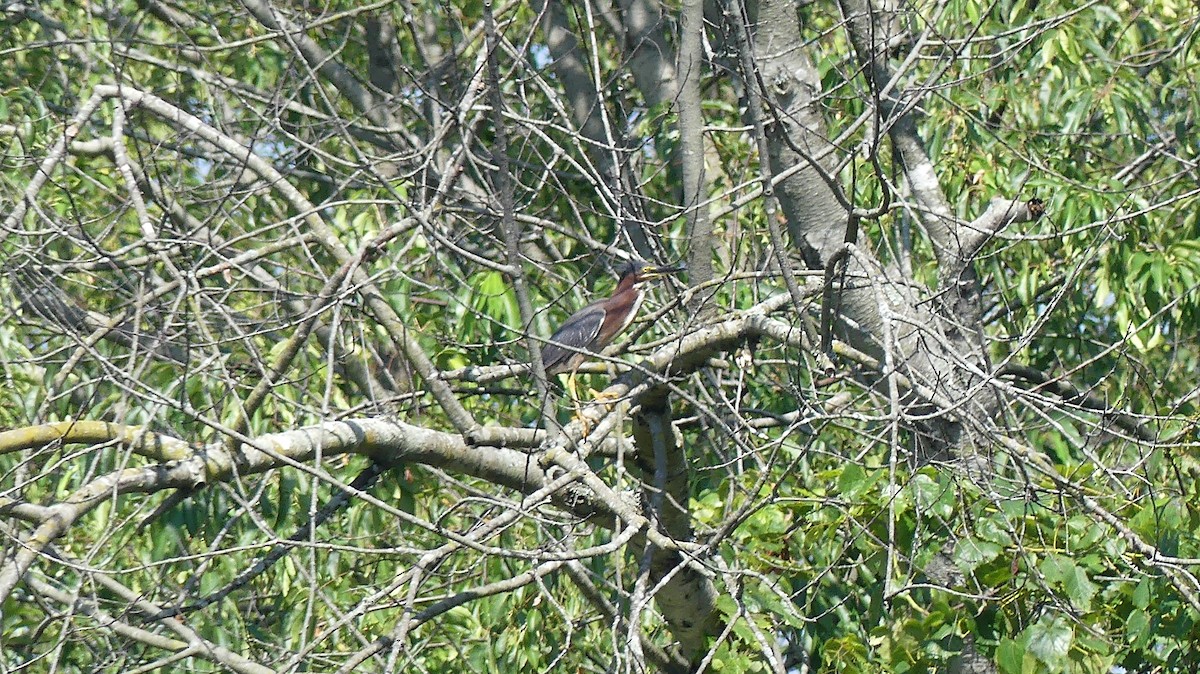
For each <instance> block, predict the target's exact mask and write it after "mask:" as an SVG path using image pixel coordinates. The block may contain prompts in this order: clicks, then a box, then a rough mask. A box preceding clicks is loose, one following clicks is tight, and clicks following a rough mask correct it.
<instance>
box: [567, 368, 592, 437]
mask: <svg viewBox="0 0 1200 674" xmlns="http://www.w3.org/2000/svg"><path fill="white" fill-rule="evenodd" d="M578 375H579V369H578V368H575V369H572V370H571V373H570V374H568V375H567V397H569V398H570V399H571V407H573V408H574V409H575V418H576V419H577V420H578V421H579V427H580V430H581V433H580V434H581V435H583V436H586V435H587V434H588V431H589V430H590V429H589V428H588V422H587V419H586V418H584V416H583V406H582V405H580V404H579V390H578V388H577V387H576V383H575V378H576V376H578Z"/></svg>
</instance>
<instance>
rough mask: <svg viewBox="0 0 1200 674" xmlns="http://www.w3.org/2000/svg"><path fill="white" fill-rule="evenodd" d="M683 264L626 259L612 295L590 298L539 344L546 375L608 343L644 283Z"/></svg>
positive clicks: (629, 318) (632, 312)
mask: <svg viewBox="0 0 1200 674" xmlns="http://www.w3.org/2000/svg"><path fill="white" fill-rule="evenodd" d="M683 268H684V267H683V265H681V264H678V265H666V266H655V265H652V264H649V263H647V262H645V261H643V260H638V259H634V260H630V261H629V262H627V263H626V264H625V265H623V266H622V267H621V280H620V281H618V282H617V289H616V290H615V291H613V294H612V297H610V298H608V299H606V300H600V301H599V302H593V303H591V304H589V305H587V306H586V307H584V308H582V309H580V310H579V311H576V312H575V313H573V314H571V317H570V318H568V319H567V322H566V323H563V324H562V327H560V328H559V329H558V330H555V331H554V335H553V336H551V337H550V340H549V341H548V342H547V343H546V345H545V346H543V347H542V364H543V365H545V366H546V374H547V375H551V376H553V375H556V374H563V373H568V372H569V373H571V374H572V375H573V374H574V372H575V371H576V370H577V369H579V366H580V365H582V364H583V361H585V360H587V359H588V358H589V357H590V356H594V355H597V354H599V353H600V352H601V351H603V350H604V347H606V346H608V345H609V344H611V343H612V341H613V340H614V339H616V338H617V335H619V334H621V332H622V331H624V330H625V328H627V327H629V324H630V323H632V322H633V319H634V317H635V316H636V315H637V311H638V307H640V306H641V304H642V296H643V293H644V292H645V284H646V282H647V281H651V280H653V279H656V278H660V277H662V276H666V275H667V274H674V273H677V272H680V271H683Z"/></svg>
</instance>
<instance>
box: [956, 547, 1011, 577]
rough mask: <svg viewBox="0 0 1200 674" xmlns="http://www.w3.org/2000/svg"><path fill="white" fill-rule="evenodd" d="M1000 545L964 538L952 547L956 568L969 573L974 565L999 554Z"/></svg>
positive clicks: (990, 559) (987, 560) (988, 560)
mask: <svg viewBox="0 0 1200 674" xmlns="http://www.w3.org/2000/svg"><path fill="white" fill-rule="evenodd" d="M1002 550H1003V548H1002V547H1000V546H999V545H996V544H995V543H991V542H988V541H981V540H979V539H977V538H964V539H963V540H961V541H959V542H958V545H957V546H956V547H955V549H954V563H955V564H957V565H958V568H960V569H962V570H963V571H965V572H967V573H970V572H971V571H974V570H975V567H977V566H979V565H980V564H983V563H985V562H990V561H992V560H993V559H995V558H996V557H998V556H1000V552H1001V551H1002Z"/></svg>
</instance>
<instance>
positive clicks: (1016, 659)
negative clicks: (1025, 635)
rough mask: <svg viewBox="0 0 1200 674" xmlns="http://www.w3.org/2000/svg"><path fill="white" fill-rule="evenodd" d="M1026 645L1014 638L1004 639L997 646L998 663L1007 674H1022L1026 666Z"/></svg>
mask: <svg viewBox="0 0 1200 674" xmlns="http://www.w3.org/2000/svg"><path fill="white" fill-rule="evenodd" d="M1024 663H1025V647H1024V646H1023V645H1022V644H1020V643H1019V642H1017V641H1014V640H1012V639H1007V638H1006V639H1002V640H1001V641H1000V645H999V646H997V647H996V664H997V665H999V666H1000V671H1002V672H1004V673H1005V674H1021V673H1022V671H1024V667H1025V664H1024Z"/></svg>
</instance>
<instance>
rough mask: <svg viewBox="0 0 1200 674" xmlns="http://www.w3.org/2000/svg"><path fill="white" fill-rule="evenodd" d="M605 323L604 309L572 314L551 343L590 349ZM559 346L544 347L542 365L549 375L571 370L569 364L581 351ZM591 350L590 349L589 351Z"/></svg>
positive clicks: (596, 308)
mask: <svg viewBox="0 0 1200 674" xmlns="http://www.w3.org/2000/svg"><path fill="white" fill-rule="evenodd" d="M603 323H604V309H602V308H600V307H598V306H594V305H593V306H588V307H584V308H582V309H580V310H579V311H577V312H575V313H574V314H571V317H570V318H568V319H567V322H566V323H563V324H562V327H561V328H559V329H558V330H556V331H555V332H554V334H553V335H552V336H551V337H550V342H558V344H573V345H577V346H578V347H579V348H580V349H588V347H590V346H591V344H592V343H593V342H594V341H595V340H596V337H597V336H598V335H599V334H600V326H601V324H603ZM558 344H553V343H547V344H546V345H544V346H543V347H542V364H543V365H544V366H545V367H546V372H547V373H549V374H557V373H558V372H564V371H565V370H567V369H570V366H569V365H568V363H569V362H570V361H571V358H572V357H574V356H576V355H578V354H579V351H578V350H574V349H568V348H566V347H563V346H559V345H558ZM589 350H590V349H589Z"/></svg>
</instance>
